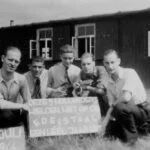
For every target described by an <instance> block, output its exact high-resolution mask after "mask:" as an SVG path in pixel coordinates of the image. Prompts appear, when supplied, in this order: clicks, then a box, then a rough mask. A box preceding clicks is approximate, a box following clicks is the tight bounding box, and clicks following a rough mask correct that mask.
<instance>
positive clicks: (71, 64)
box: [61, 63, 72, 70]
mask: <svg viewBox="0 0 150 150" xmlns="http://www.w3.org/2000/svg"><path fill="white" fill-rule="evenodd" d="M61 66H62V68H63V69H64V70H65V69H66V67H65V66H64V65H63V64H62V63H61ZM71 66H72V64H71V65H70V66H69V67H68V69H70V68H71Z"/></svg>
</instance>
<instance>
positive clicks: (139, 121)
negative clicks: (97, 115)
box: [106, 102, 150, 143]
mask: <svg viewBox="0 0 150 150" xmlns="http://www.w3.org/2000/svg"><path fill="white" fill-rule="evenodd" d="M149 108H150V107H149ZM149 112H150V109H147V108H146V109H145V107H143V106H142V105H140V104H139V105H135V104H133V103H131V102H120V103H118V104H117V105H116V106H114V109H113V111H112V117H114V118H115V121H114V120H110V121H109V123H108V125H107V128H106V136H110V137H113V138H119V139H120V140H121V141H123V142H130V143H135V142H136V140H137V138H138V137H139V136H140V135H147V134H148V133H149V129H150V114H149Z"/></svg>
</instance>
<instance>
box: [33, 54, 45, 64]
mask: <svg viewBox="0 0 150 150" xmlns="http://www.w3.org/2000/svg"><path fill="white" fill-rule="evenodd" d="M34 62H40V63H43V65H44V63H45V61H44V58H43V57H40V56H36V57H34V58H32V61H31V63H34Z"/></svg>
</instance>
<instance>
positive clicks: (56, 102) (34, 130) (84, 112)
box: [29, 97, 101, 137]
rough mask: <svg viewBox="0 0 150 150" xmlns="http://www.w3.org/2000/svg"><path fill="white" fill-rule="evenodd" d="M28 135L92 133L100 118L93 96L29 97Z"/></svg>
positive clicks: (95, 99)
mask: <svg viewBox="0 0 150 150" xmlns="http://www.w3.org/2000/svg"><path fill="white" fill-rule="evenodd" d="M30 106H31V110H30V113H29V126H30V137H40V136H59V135H70V134H83V133H95V132H97V131H98V129H99V121H100V119H101V115H100V108H99V104H98V100H97V98H96V97H81V98H79V97H77V98H52V99H32V100H31V101H30Z"/></svg>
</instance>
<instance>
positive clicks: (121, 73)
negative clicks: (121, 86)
mask: <svg viewBox="0 0 150 150" xmlns="http://www.w3.org/2000/svg"><path fill="white" fill-rule="evenodd" d="M118 76H119V78H118V80H120V79H122V78H123V68H122V67H119V68H118ZM118 80H117V81H118ZM109 82H114V80H112V78H111V75H109Z"/></svg>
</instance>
